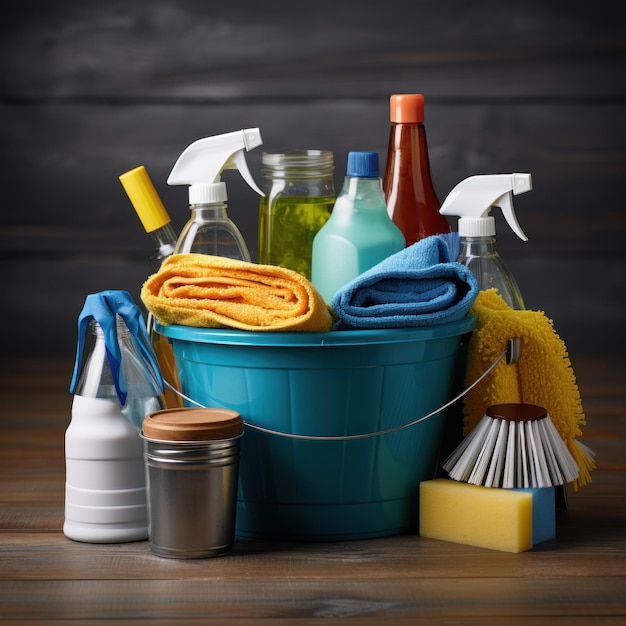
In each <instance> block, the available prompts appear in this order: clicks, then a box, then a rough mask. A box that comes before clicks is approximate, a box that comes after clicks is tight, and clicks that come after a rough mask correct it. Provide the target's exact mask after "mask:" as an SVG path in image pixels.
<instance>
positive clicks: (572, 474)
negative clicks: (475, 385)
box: [442, 403, 579, 489]
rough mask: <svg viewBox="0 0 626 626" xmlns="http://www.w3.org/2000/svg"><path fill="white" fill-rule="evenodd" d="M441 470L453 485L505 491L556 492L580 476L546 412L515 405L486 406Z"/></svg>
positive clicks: (530, 405)
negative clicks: (549, 489)
mask: <svg viewBox="0 0 626 626" xmlns="http://www.w3.org/2000/svg"><path fill="white" fill-rule="evenodd" d="M442 467H443V469H444V470H446V471H447V472H448V474H449V476H450V478H452V479H454V480H458V481H461V482H467V483H471V484H473V485H483V486H485V487H503V488H526V489H528V488H537V487H554V486H556V485H563V484H565V483H568V482H571V481H573V480H576V479H577V478H578V474H579V468H578V465H577V464H576V461H575V459H574V457H573V456H572V454H571V452H570V451H569V450H568V449H567V446H566V445H565V442H564V441H563V439H561V437H560V435H559V433H558V431H557V430H556V428H555V426H554V424H553V423H552V420H551V419H550V416H549V415H548V412H547V410H546V409H544V408H543V407H540V406H536V405H534V404H519V403H515V404H513V403H512V404H496V405H493V406H490V407H489V408H488V409H487V410H486V411H485V415H484V416H483V417H482V419H481V420H480V421H479V422H478V424H477V425H476V427H475V428H474V429H473V430H472V431H471V432H470V433H469V434H468V435H467V436H466V437H465V439H463V441H461V443H460V444H459V446H458V447H457V448H456V449H455V450H454V452H453V453H452V454H451V455H450V456H449V457H448V458H447V459H446V460H445V462H444V463H443V466H442Z"/></svg>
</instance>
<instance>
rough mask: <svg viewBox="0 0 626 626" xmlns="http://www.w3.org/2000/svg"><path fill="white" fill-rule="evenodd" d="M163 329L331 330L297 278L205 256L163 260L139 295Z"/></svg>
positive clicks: (324, 308) (324, 310)
mask: <svg viewBox="0 0 626 626" xmlns="http://www.w3.org/2000/svg"><path fill="white" fill-rule="evenodd" d="M141 299H142V301H143V303H144V304H145V305H146V308H147V309H148V310H149V311H150V312H151V313H152V314H153V315H154V317H155V318H156V319H157V320H158V321H159V322H160V323H161V324H164V325H170V324H182V325H185V326H195V327H201V328H235V329H239V330H251V331H310V332H326V331H329V330H331V328H332V324H333V318H332V315H331V312H330V310H329V308H328V305H327V304H326V303H325V302H324V300H323V298H322V297H321V295H320V294H319V293H318V292H317V290H316V289H315V288H314V287H313V285H312V284H311V283H310V282H309V281H308V280H307V279H306V278H305V277H304V276H302V275H301V274H298V273H297V272H295V271H293V270H289V269H284V268H282V267H277V266H274V265H258V264H256V263H248V262H245V261H237V260H234V259H228V258H225V257H218V256H212V255H205V254H175V255H172V256H170V257H168V258H167V259H166V260H165V261H164V262H163V264H162V265H161V267H160V269H159V271H158V272H157V273H156V274H153V275H152V276H150V277H149V278H148V279H147V280H146V282H145V283H144V285H143V287H142V290H141Z"/></svg>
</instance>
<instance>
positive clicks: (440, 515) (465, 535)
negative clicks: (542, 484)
mask: <svg viewBox="0 0 626 626" xmlns="http://www.w3.org/2000/svg"><path fill="white" fill-rule="evenodd" d="M419 500H420V511H419V533H420V535H421V536H422V537H430V538H431V539H441V540H443V541H451V542H454V543H463V544H467V545H471V546H477V547H479V548H491V549H492V550H502V551H504V552H524V551H525V550H530V549H531V548H532V546H533V524H532V516H533V496H532V494H530V493H526V492H522V491H513V490H510V489H496V488H492V487H483V486H480V485H470V484H468V483H462V482H457V481H454V480H449V479H447V478H435V479H434V480H427V481H425V482H422V483H420V495H419Z"/></svg>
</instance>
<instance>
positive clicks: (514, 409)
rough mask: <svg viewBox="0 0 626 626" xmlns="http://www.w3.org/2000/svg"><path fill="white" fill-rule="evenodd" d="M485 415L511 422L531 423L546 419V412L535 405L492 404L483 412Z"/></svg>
mask: <svg viewBox="0 0 626 626" xmlns="http://www.w3.org/2000/svg"><path fill="white" fill-rule="evenodd" d="M485 415H487V416H489V417H493V418H494V419H499V420H509V421H512V422H531V421H534V420H540V419H543V418H544V417H547V416H548V411H546V409H544V408H543V407H541V406H537V405H536V404H523V403H511V404H494V405H493V406H490V407H489V408H488V409H487V410H486V411H485Z"/></svg>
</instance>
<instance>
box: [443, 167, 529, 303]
mask: <svg viewBox="0 0 626 626" xmlns="http://www.w3.org/2000/svg"><path fill="white" fill-rule="evenodd" d="M531 189H532V180H531V176H530V174H490V175H485V176H470V177H469V178H466V179H465V180H463V181H461V182H460V183H459V184H458V185H457V186H456V187H454V189H453V190H452V191H451V192H450V193H449V194H448V197H447V198H446V199H445V200H444V202H443V204H442V205H441V208H440V209H439V212H440V213H441V214H442V215H457V216H458V217H459V224H458V232H459V243H460V250H459V256H458V258H457V261H458V262H459V263H462V264H463V265H465V266H467V267H468V268H469V269H470V270H471V271H472V273H473V274H474V276H476V279H477V280H478V284H479V286H480V289H491V288H493V287H495V288H496V289H497V290H498V293H499V294H500V295H501V296H502V298H504V300H505V302H506V303H507V304H508V305H509V306H510V307H511V308H513V309H519V310H522V309H524V308H525V307H524V300H523V298H522V294H521V292H520V289H519V287H518V285H517V282H516V280H515V278H514V277H513V275H512V274H511V272H510V271H509V270H508V269H507V267H506V266H505V264H504V262H503V261H502V259H501V257H500V255H499V254H498V253H497V252H496V250H495V249H494V244H495V241H496V237H495V235H496V226H495V219H494V218H493V216H491V215H489V212H490V211H491V209H492V208H493V207H500V209H501V210H502V213H503V214H504V217H505V219H506V221H507V223H508V225H509V226H510V227H511V229H512V230H513V232H514V233H515V234H516V235H517V236H518V237H519V238H520V239H522V240H523V241H528V237H526V235H525V234H524V231H523V230H522V229H521V227H520V225H519V223H518V221H517V218H516V217H515V212H514V210H513V196H514V195H518V194H521V193H525V192H527V191H530V190H531Z"/></svg>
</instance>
